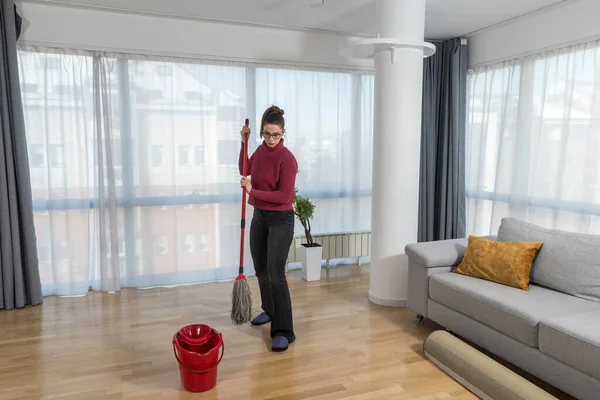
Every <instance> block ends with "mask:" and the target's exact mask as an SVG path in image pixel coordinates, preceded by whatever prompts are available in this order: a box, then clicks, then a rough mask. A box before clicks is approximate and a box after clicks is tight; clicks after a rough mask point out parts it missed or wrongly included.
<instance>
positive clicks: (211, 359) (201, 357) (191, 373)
mask: <svg viewBox="0 0 600 400" xmlns="http://www.w3.org/2000/svg"><path fill="white" fill-rule="evenodd" d="M182 336H184V335H181V332H177V333H176V334H175V335H174V336H173V353H174V354H175V359H177V362H178V363H179V373H180V375H181V382H182V384H183V387H184V388H185V390H187V391H189V392H206V391H209V390H211V389H212V388H213V387H215V385H216V384H217V367H218V365H219V363H220V362H221V360H222V359H223V355H224V354H225V344H224V343H223V336H222V335H221V334H220V333H218V332H217V331H216V330H214V329H211V330H210V332H209V333H208V334H207V335H206V341H205V342H204V343H203V344H202V345H194V346H191V347H190V345H189V344H187V343H186V342H185V341H183V342H182ZM219 350H220V353H221V355H220V356H219Z"/></svg>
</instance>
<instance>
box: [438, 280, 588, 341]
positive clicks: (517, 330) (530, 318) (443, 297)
mask: <svg viewBox="0 0 600 400" xmlns="http://www.w3.org/2000/svg"><path fill="white" fill-rule="evenodd" d="M429 297H430V298H431V299H432V300H433V301H436V302H438V303H440V304H442V305H445V306H446V307H448V308H451V309H453V310H455V311H458V312H460V313H462V314H464V315H466V316H468V317H471V318H473V319H474V320H476V321H479V322H481V323H483V324H485V325H487V326H489V327H490V328H493V329H495V330H497V331H498V332H501V333H503V334H505V335H507V336H509V337H511V338H513V339H515V340H517V341H519V342H521V343H523V344H525V345H527V346H529V347H537V345H538V324H539V322H540V321H541V320H542V319H544V318H548V317H551V316H558V315H569V314H571V313H573V312H580V311H587V310H591V309H594V308H595V307H597V306H598V304H597V303H594V302H592V301H587V300H583V299H580V298H577V297H574V296H569V295H566V294H564V293H560V292H556V291H554V290H551V289H546V288H543V287H541V286H537V285H531V286H530V287H529V291H524V290H521V289H516V288H513V287H509V286H505V285H501V284H498V283H493V282H489V281H485V280H482V279H478V278H471V277H468V276H463V275H459V274H452V273H446V274H438V275H434V276H432V277H431V278H429Z"/></svg>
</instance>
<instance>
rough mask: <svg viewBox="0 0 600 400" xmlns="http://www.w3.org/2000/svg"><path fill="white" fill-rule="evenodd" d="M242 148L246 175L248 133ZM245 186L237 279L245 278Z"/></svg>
mask: <svg viewBox="0 0 600 400" xmlns="http://www.w3.org/2000/svg"><path fill="white" fill-rule="evenodd" d="M245 125H246V126H248V125H250V121H249V120H248V118H246V123H245ZM242 150H243V151H244V161H243V167H242V175H243V176H244V177H246V174H247V172H248V134H246V135H244V142H243V144H242ZM246 195H247V192H246V188H245V187H243V188H242V223H241V237H240V271H239V275H238V277H237V279H246V278H245V276H244V233H245V230H246Z"/></svg>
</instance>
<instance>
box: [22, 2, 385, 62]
mask: <svg viewBox="0 0 600 400" xmlns="http://www.w3.org/2000/svg"><path fill="white" fill-rule="evenodd" d="M167 1H168V0H167ZM18 10H19V14H21V16H22V17H23V20H24V22H23V32H22V36H21V38H20V42H22V43H25V44H35V45H50V46H60V47H66V48H78V49H90V50H107V51H115V52H126V53H143V54H153V55H168V56H174V57H193V58H203V59H218V60H231V61H244V62H264V63H270V64H291V65H307V66H319V67H330V68H359V69H365V68H366V69H369V70H372V69H373V63H372V61H361V60H358V61H351V60H348V59H345V58H343V57H341V56H340V55H338V52H337V49H338V47H339V46H340V45H342V44H343V43H345V42H347V41H348V40H349V38H348V37H345V36H341V35H334V34H326V33H320V32H308V31H298V30H285V29H277V28H264V27H255V26H242V25H232V24H225V23H217V22H205V21H198V20H186V19H174V18H166V17H165V18H163V17H159V16H148V15H137V14H129V13H119V12H108V11H100V10H90V9H84V8H74V7H63V6H56V5H46V4H38V3H28V2H23V3H20V4H19V7H18Z"/></svg>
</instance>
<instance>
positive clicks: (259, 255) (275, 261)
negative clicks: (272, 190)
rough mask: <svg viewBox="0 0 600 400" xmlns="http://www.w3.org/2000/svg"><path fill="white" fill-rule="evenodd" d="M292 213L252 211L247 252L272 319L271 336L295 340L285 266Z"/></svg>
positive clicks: (290, 241) (264, 308) (292, 226)
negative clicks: (248, 250) (248, 249)
mask: <svg viewBox="0 0 600 400" xmlns="http://www.w3.org/2000/svg"><path fill="white" fill-rule="evenodd" d="M294 221H295V220H294V212H293V210H289V211H264V210H259V209H254V215H253V217H252V224H251V226H250V252H251V254H252V260H253V261H254V269H255V270H256V277H257V278H258V285H259V287H260V298H261V302H262V309H263V311H264V312H266V313H267V314H269V316H270V317H271V337H275V336H284V337H287V338H288V340H293V339H295V336H294V323H293V318H292V299H291V297H290V290H289V288H288V284H287V278H286V276H285V264H286V261H287V257H288V252H289V250H290V246H291V245H292V240H293V239H294Z"/></svg>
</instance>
